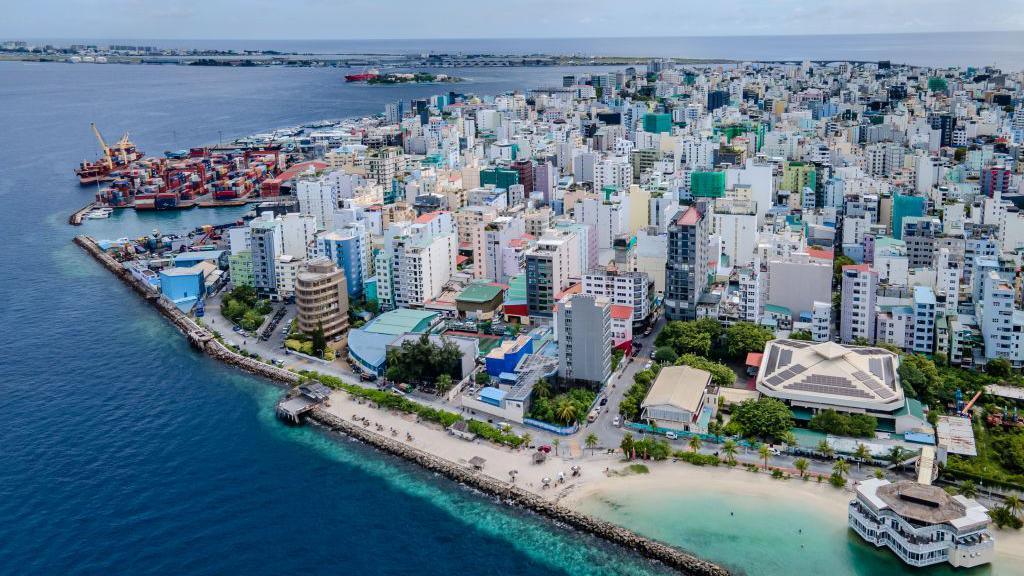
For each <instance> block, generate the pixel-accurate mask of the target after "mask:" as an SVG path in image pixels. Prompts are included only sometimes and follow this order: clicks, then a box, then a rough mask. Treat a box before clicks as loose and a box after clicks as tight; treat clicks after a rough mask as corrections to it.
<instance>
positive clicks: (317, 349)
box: [310, 322, 327, 358]
mask: <svg viewBox="0 0 1024 576" xmlns="http://www.w3.org/2000/svg"><path fill="white" fill-rule="evenodd" d="M310 336H311V337H312V350H313V355H314V356H316V357H317V358H323V356H324V350H327V338H326V337H325V336H324V325H323V323H322V322H317V324H316V330H313V333H312V334H311V335H310Z"/></svg>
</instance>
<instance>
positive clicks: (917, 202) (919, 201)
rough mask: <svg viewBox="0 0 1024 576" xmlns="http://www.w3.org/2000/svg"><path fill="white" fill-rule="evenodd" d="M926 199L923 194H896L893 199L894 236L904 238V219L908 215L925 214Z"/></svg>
mask: <svg viewBox="0 0 1024 576" xmlns="http://www.w3.org/2000/svg"><path fill="white" fill-rule="evenodd" d="M924 203H925V199H924V198H923V197H921V196H904V195H903V194H896V195H895V196H894V197H893V200H892V237H893V238H895V239H897V240H900V239H902V238H903V219H904V218H906V217H907V216H924Z"/></svg>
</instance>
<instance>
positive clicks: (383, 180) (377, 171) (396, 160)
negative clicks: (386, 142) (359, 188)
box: [366, 146, 405, 189]
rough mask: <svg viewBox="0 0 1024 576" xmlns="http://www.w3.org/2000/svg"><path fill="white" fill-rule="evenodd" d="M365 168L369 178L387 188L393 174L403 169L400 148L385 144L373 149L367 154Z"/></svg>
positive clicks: (393, 176) (399, 172) (392, 178)
mask: <svg viewBox="0 0 1024 576" xmlns="http://www.w3.org/2000/svg"><path fill="white" fill-rule="evenodd" d="M366 168H367V170H366V175H367V176H368V177H369V178H370V179H372V180H373V181H374V182H376V183H377V184H379V185H381V186H383V187H384V188H385V189H388V188H389V187H390V186H391V181H392V180H394V179H395V176H397V175H399V174H401V173H402V171H403V170H404V169H405V158H404V156H403V155H402V149H401V148H399V147H397V146H385V147H384V148H379V149H376V150H373V151H372V152H370V153H369V154H368V156H367V159H366Z"/></svg>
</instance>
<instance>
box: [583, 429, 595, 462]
mask: <svg viewBox="0 0 1024 576" xmlns="http://www.w3.org/2000/svg"><path fill="white" fill-rule="evenodd" d="M583 444H584V445H586V447H587V448H590V455H591V456H593V455H594V448H597V434H594V433H593V432H591V433H590V434H587V438H586V439H585V440H584V441H583Z"/></svg>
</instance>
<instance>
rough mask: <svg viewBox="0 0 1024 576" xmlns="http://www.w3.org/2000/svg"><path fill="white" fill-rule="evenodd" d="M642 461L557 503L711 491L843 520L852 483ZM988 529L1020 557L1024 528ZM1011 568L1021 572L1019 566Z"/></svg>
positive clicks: (1001, 557) (1012, 558) (1015, 562)
mask: <svg viewBox="0 0 1024 576" xmlns="http://www.w3.org/2000/svg"><path fill="white" fill-rule="evenodd" d="M645 464H646V465H647V466H648V468H649V469H650V473H649V474H631V475H624V476H606V477H605V478H604V479H602V480H599V481H591V482H587V483H585V484H582V485H580V486H578V487H577V488H576V489H574V490H570V491H567V492H566V493H565V495H564V497H563V498H562V499H561V503H562V504H565V505H567V506H569V507H572V508H576V509H581V508H583V506H582V503H584V502H585V501H588V500H590V499H594V498H601V499H603V500H605V501H607V502H610V503H614V504H616V505H622V504H623V503H624V501H625V498H623V497H624V496H625V495H628V494H637V493H657V494H660V495H663V496H664V497H665V498H666V499H671V498H673V497H678V496H680V495H687V494H693V493H701V492H714V493H715V494H716V495H725V496H727V497H742V498H745V499H750V498H755V499H762V500H765V501H771V502H772V503H773V504H775V505H778V504H779V503H783V504H784V505H785V506H793V507H796V508H798V509H805V510H814V511H815V512H816V513H819V514H823V515H825V516H827V517H828V518H829V521H830V522H835V523H836V524H837V525H845V524H846V507H847V504H848V503H849V501H850V499H851V498H852V497H853V490H852V487H847V488H845V489H843V490H838V489H836V488H833V487H832V486H831V485H829V484H828V483H827V482H822V483H820V484H819V483H818V482H816V481H814V480H810V481H806V482H805V481H803V480H800V479H799V478H791V479H788V480H776V479H773V478H771V477H770V476H769V475H767V474H761V473H758V474H754V473H752V472H748V471H747V470H746V469H744V468H742V467H737V468H728V467H724V466H723V467H717V468H716V467H706V466H705V467H699V466H692V465H690V464H686V463H682V462H671V461H666V462H647V463H645ZM625 466H626V464H625V463H624V462H621V461H616V462H615V463H614V464H612V468H613V469H622V468H624V467H625ZM993 531H994V535H995V537H996V541H997V543H996V554H997V558H998V563H999V564H1001V565H1003V566H1006V567H1014V566H1019V565H1020V563H1021V562H1024V532H1022V531H1021V530H998V529H995V528H994V527H993ZM1001 573H1002V572H1001ZM1013 573H1024V570H1021V572H1013Z"/></svg>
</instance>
